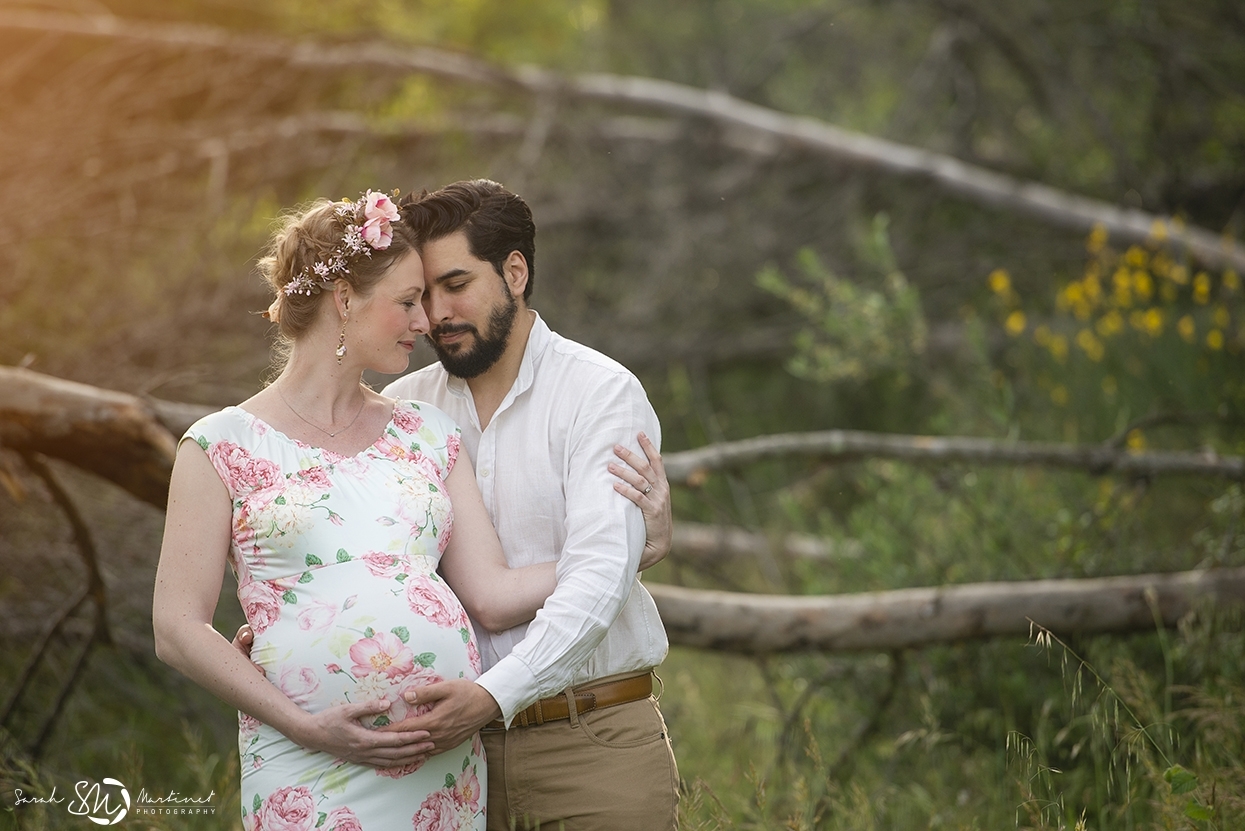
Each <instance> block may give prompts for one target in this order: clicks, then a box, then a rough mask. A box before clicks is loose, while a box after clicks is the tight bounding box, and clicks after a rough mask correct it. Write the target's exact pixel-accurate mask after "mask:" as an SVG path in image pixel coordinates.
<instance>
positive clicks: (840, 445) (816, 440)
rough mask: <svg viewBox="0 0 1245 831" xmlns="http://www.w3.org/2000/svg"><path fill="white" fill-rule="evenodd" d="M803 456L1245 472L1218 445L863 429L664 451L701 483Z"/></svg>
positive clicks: (674, 477)
mask: <svg viewBox="0 0 1245 831" xmlns="http://www.w3.org/2000/svg"><path fill="white" fill-rule="evenodd" d="M782 456H805V457H809V458H820V459H838V460H851V459H860V458H867V457H872V458H885V459H900V460H903V461H907V462H938V463H946V462H971V463H975V464H985V465H1042V466H1046V467H1057V468H1065V469H1070V470H1082V471H1085V472H1086V473H1092V474H1096V475H1101V474H1105V473H1117V474H1123V475H1128V476H1162V475H1172V474H1190V475H1196V476H1218V477H1224V478H1227V479H1233V480H1236V481H1240V480H1242V479H1245V457H1241V456H1218V455H1216V454H1214V453H1180V452H1175V451H1151V452H1146V453H1133V452H1129V451H1127V450H1120V449H1118V448H1115V447H1109V446H1105V445H1101V444H1089V445H1070V444H1054V443H1047V442H1021V441H1014V442H1013V441H999V440H994V439H978V438H968V437H963V436H904V435H891V434H885V433H866V432H861V431H858V430H826V431H822V432H813V433H783V434H777V435H772V436H758V437H757V438H753V439H745V440H743V441H735V442H725V443H722V444H711V445H708V446H706V447H701V448H698V449H696V450H685V451H682V452H680V453H671V454H669V455H667V456H666V460H665V464H666V475H667V476H669V477H670V481H671V482H681V483H684V484H695V483H696V482H697V481H699V480H700V479H702V478H703V477H704V476H705V475H706V474H707V473H709V472H710V471H716V470H725V469H732V468H737V467H741V466H743V465H746V464H750V463H752V462H756V461H759V460H762V459H772V458H777V457H782Z"/></svg>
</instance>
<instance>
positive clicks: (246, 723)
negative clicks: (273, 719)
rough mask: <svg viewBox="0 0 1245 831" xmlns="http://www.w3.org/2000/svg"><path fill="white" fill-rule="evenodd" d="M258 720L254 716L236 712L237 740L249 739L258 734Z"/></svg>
mask: <svg viewBox="0 0 1245 831" xmlns="http://www.w3.org/2000/svg"><path fill="white" fill-rule="evenodd" d="M261 723H262V722H260V720H259V719H257V718H255V716H251V715H247V714H246V713H244V712H242V711H241V710H239V711H238V738H239V739H249V738H251V736H254V735H255V734H256V733H258V732H259V725H260V724H261Z"/></svg>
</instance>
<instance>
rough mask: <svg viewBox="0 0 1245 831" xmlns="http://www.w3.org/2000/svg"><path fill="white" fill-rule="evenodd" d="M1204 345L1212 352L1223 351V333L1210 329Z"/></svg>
mask: <svg viewBox="0 0 1245 831" xmlns="http://www.w3.org/2000/svg"><path fill="white" fill-rule="evenodd" d="M1206 345H1207V346H1208V347H1210V349H1211V350H1212V351H1214V352H1218V351H1219V350H1220V349H1223V332H1220V331H1219V330H1218V329H1211V330H1210V331H1209V332H1207V333H1206Z"/></svg>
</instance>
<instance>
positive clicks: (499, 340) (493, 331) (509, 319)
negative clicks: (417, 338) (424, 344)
mask: <svg viewBox="0 0 1245 831" xmlns="http://www.w3.org/2000/svg"><path fill="white" fill-rule="evenodd" d="M505 298H506V302H505V303H503V304H502V305H500V306H498V307H497V308H495V309H493V311H492V313H491V314H490V315H489V319H488V332H486V333H485V334H483V335H481V334H480V331H479V330H478V329H476V327H474V326H472V325H471V324H470V323H457V324H446V325H444V326H434V327H433V329H432V331H431V332H430V333H429V334H428V343H430V344H432V349H433V351H434V352H436V353H437V357H438V358H440V359H441V366H443V367H445V371H446V372H448V373H449V374H450V375H453V376H455V377H457V378H475V377H476V376H477V375H482V374H483V373H485V372H487V371H488V370H489V369H490V368H492V366H493V364H495V363H497V362H498V361H499V360H501V356H502V354H503V353H504V352H505V351H506V343H507V341H509V339H510V330H511V328H513V327H514V318H515V315H517V314H518V312H519V304H518V302H517V301H516V300H515V299H514V295H512V294H511V293H510V292H509V291H507V292H505ZM453 332H472V333H474V334H475V346H473V347H471V348H470V349H460V350H459V351H456V352H450V351H449V350H447V349H444V348H442V347H441V345H440V344H438V343H437V340H436V336H437V335H443V334H450V333H453Z"/></svg>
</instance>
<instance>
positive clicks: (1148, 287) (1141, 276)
mask: <svg viewBox="0 0 1245 831" xmlns="http://www.w3.org/2000/svg"><path fill="white" fill-rule="evenodd" d="M1133 291H1134V292H1136V293H1137V297H1138V298H1140V299H1141V300H1142V301H1146V300H1149V299H1150V296H1151V295H1153V294H1154V281H1153V280H1151V279H1150V275H1149V274H1148V273H1147V272H1145V271H1140V270H1138V271H1134V272H1133Z"/></svg>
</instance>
